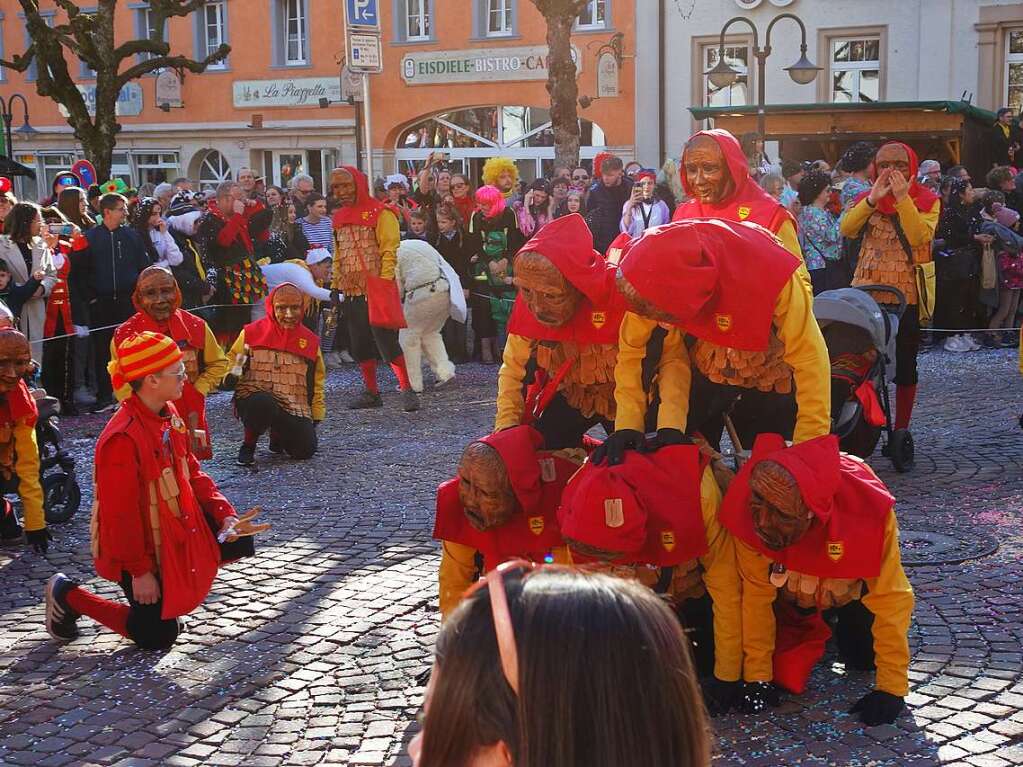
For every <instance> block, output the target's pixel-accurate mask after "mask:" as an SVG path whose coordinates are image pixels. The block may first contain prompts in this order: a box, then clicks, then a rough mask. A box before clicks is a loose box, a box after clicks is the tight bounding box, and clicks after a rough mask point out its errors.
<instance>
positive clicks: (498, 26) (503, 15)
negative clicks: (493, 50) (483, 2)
mask: <svg viewBox="0 0 1023 767" xmlns="http://www.w3.org/2000/svg"><path fill="white" fill-rule="evenodd" d="M510 34H512V0H487V37H503V36H506V35H510Z"/></svg>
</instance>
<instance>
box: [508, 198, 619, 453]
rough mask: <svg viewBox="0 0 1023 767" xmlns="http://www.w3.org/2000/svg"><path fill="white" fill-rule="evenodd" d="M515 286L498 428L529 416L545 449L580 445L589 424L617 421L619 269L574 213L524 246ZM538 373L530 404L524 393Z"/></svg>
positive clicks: (544, 230)
mask: <svg viewBox="0 0 1023 767" xmlns="http://www.w3.org/2000/svg"><path fill="white" fill-rule="evenodd" d="M515 285H516V287H518V289H519V295H518V297H517V298H516V299H515V304H514V306H513V308H512V313H511V318H510V320H509V322H508V341H507V343H506V344H505V347H504V364H502V365H501V370H500V372H499V373H498V376H497V418H496V421H495V423H494V429H495V430H497V431H500V430H501V429H507V428H509V427H511V426H515V425H517V424H519V423H523V422H524V421H523V419H524V418H525V419H526V420H527V421H533V425H534V426H535V427H536V428H537V429H538V430H539V431H540V433H541V434H543V436H544V444H545V446H546V447H547V448H549V449H556V448H562V447H575V446H578V445H579V444H580V442H581V440H582V436H583V434H585V433H586V432H587V431H588V430H589V429H590V428H591V427H592V426H594V425H595V424H598V423H603V424H605V427H606V428H610V426H611V424H612V423H613V422H614V417H615V403H614V389H615V381H614V368H615V361H616V360H617V357H618V329H619V326H620V325H621V321H622V317H623V316H624V314H625V302H624V300H623V299H622V297H621V295H620V294H619V293H618V291H617V290H616V289H615V285H614V271H613V269H611V268H610V267H609V266H608V265H607V263H606V262H605V261H604V259H603V258H602V257H601V255H600V254H599V253H597V252H596V251H595V250H594V249H593V237H592V235H591V234H590V230H589V228H588V227H587V226H586V222H585V221H584V220H583V217H582V216H580V215H579V214H578V213H573V214H571V215H568V216H562V217H561V218H559V219H555V220H554V221H551V222H550V223H549V224H547V225H546V226H544V227H543V228H542V229H541V230H540V231H539V232H537V234H536V235H535V236H534V237H533V238H532V239H531V240H529V242H527V243H526V244H525V245H524V246H523V247H522V249H521V250H520V251H519V254H518V255H517V256H516V257H515ZM531 362H532V363H533V364H532V365H531V364H530V363H531ZM533 367H535V373H534V380H533V386H532V387H531V390H530V393H531V394H532V396H531V397H529V398H528V399H529V400H530V401H529V402H527V401H526V399H527V398H526V397H525V396H524V393H523V388H524V385H525V382H526V377H527V373H526V371H527V369H531V368H533ZM545 389H546V391H544V390H545ZM542 391H543V392H544V393H543V395H541V392H542ZM541 400H546V401H541ZM527 410H528V412H527ZM534 419H535V420H534Z"/></svg>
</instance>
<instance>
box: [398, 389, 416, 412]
mask: <svg viewBox="0 0 1023 767" xmlns="http://www.w3.org/2000/svg"><path fill="white" fill-rule="evenodd" d="M401 409H402V410H404V411H405V412H406V413H414V412H416V411H417V410H419V397H418V395H416V393H415V392H414V391H412V390H411V389H405V390H404V391H403V392H402V393H401Z"/></svg>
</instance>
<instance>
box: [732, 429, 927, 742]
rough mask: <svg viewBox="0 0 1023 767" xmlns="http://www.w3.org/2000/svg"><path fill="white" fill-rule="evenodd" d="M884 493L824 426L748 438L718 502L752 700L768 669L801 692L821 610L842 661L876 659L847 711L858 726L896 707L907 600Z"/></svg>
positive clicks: (763, 695) (904, 678)
mask: <svg viewBox="0 0 1023 767" xmlns="http://www.w3.org/2000/svg"><path fill="white" fill-rule="evenodd" d="M894 503H895V501H894V498H892V496H891V494H890V493H889V492H888V490H887V488H886V487H885V486H884V483H882V482H881V480H879V479H878V478H877V476H876V475H875V474H874V473H873V471H871V470H870V468H869V467H868V466H867V465H866V464H865V463H864V462H863V461H861V460H860V459H858V458H855V457H853V456H849V455H846V454H844V453H839V451H838V439H837V437H835V436H834V435H827V436H824V437H818V438H816V439H813V440H810V441H808V442H803V443H800V444H798V445H794V446H792V447H789V448H786V447H785V443H784V441H783V440H782V439H781V437H779V436H778V435H766V434H765V435H762V436H761V437H760V438H758V440H757V442H756V444H755V445H754V448H753V455H752V458H751V460H750V461H748V462H747V463H746V465H745V466H743V468H742V470H741V471H740V472H739V474H738V475H737V476H736V478H735V480H734V481H733V482H732V483H731V485H730V486H729V488H728V492H727V494H726V495H725V500H724V503H723V505H722V509H721V522H722V524H723V525H724V526H725V527H726V528H727V529H728V530H729V531H730V532H731V534H732V536H733V537H734V538H735V540H736V543H735V547H736V558H737V561H738V565H739V572H740V575H741V577H742V601H743V606H742V611H743V652H744V660H743V677H744V679H745V681H746V683H747V686H748V690H747V699H748V700H750V701H751V702H752V703H753V707H754V708H756V707H758V704H759V706H763V705H770V704H772V703H773V702H774V700H775V699H776V693H772V691H771V689H770V688H769V687H768V685H767V683H768V682H771V681H772V680H774V681H775V682H776V683H778V684H780V685H782V686H783V687H785V688H787V689H789V690H792V691H796V692H802V690H803V688H804V686H805V684H806V679H807V677H808V676H809V675H810V671H811V669H812V668H813V665H814V663H816V661H817V660H818V659H819V658H820V656H821V654H822V653H823V647H824V641H825V639H826V638H827V634H828V632H827V628H826V626H824V625H823V621H822V620H821V615H822V614H823V617H825V618H833V619H834V620H835V625H834V631H835V639H836V642H837V645H838V650H839V653H840V654H841V655H842V656H843V659H844V660H845V661H846V663H847V664H849V665H851V666H852V667H854V668H859V669H870V668H874V667H875V666H876V668H877V679H876V683H875V690H874V691H873V692H871V693H868V694H867V695H866V696H864V697H863V698H862V699H861V700H860V701H859V702H858V703H857V704H856V705H855V706H854V707H853V711H854V712H858V713H859V714H860V718H861V719H862V720H863V721H864V722H865V723H866V724H868V725H877V724H882V723H888V724H890V723H891V722H893V721H894V720H895V718H896V717H897V716H898V714H899V713H900V712H901V711H902V709H903V707H904V704H903V698H905V696H906V695H907V694H908V692H909V680H908V671H909V640H908V637H907V633H908V631H909V623H910V619H911V617H912V613H913V603H914V600H913V590H912V588H911V586H910V584H909V581H908V580H907V579H906V575H905V572H904V571H903V569H902V563H901V560H900V556H899V532H898V523H897V521H896V519H895V511H894ZM776 597H778V598H777V599H776Z"/></svg>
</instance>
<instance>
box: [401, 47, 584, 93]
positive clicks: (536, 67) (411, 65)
mask: <svg viewBox="0 0 1023 767" xmlns="http://www.w3.org/2000/svg"><path fill="white" fill-rule="evenodd" d="M572 58H573V59H574V60H575V66H576V71H579V72H581V71H582V57H581V56H580V55H579V50H578V49H577V48H576V47H575V46H572ZM547 61H548V49H547V46H546V45H535V46H529V47H520V48H473V49H471V50H464V51H430V52H423V53H407V54H405V57H404V58H402V60H401V76H402V78H403V79H404V80H405V82H406V83H407V84H408V85H438V84H443V85H446V84H448V83H478V82H495V81H502V80H546V79H547V70H548V63H547Z"/></svg>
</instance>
